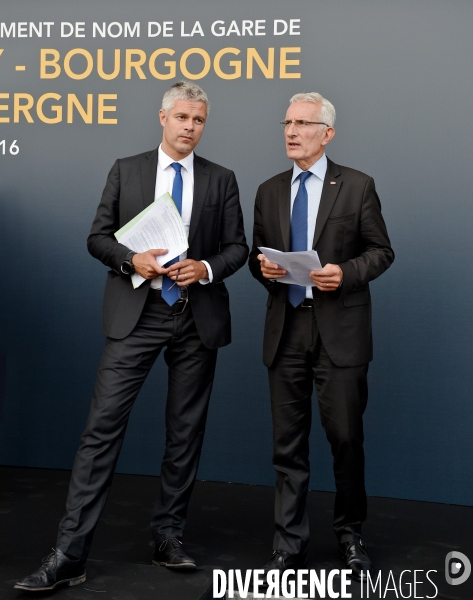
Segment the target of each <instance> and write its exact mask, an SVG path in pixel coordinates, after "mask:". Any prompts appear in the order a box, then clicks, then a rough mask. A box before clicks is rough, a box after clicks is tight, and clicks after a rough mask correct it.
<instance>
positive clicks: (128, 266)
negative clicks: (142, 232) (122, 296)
mask: <svg viewBox="0 0 473 600" xmlns="http://www.w3.org/2000/svg"><path fill="white" fill-rule="evenodd" d="M135 254H136V252H134V251H133V250H130V252H128V254H127V255H126V256H125V260H124V261H123V262H122V266H121V271H122V273H124V274H125V275H132V274H133V273H134V272H135V265H134V264H133V263H132V262H131V259H132V258H133V256H134V255H135Z"/></svg>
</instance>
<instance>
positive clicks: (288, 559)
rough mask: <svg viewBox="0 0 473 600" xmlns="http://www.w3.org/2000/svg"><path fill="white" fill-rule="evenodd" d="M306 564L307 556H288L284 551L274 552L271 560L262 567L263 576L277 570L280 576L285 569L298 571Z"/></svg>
mask: <svg viewBox="0 0 473 600" xmlns="http://www.w3.org/2000/svg"><path fill="white" fill-rule="evenodd" d="M306 562H307V554H306V553H301V554H289V552H286V551H285V550H275V551H274V552H273V556H272V557H271V560H270V561H269V562H268V563H266V564H265V565H264V567H263V570H264V574H265V575H266V574H267V573H268V571H272V570H277V571H279V572H280V573H281V574H282V573H284V571H287V569H295V570H296V569H300V568H301V567H303V566H304V565H305V564H306Z"/></svg>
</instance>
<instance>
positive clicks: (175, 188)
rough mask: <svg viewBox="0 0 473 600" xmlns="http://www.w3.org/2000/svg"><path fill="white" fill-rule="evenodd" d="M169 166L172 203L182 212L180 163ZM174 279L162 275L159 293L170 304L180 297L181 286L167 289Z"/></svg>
mask: <svg viewBox="0 0 473 600" xmlns="http://www.w3.org/2000/svg"><path fill="white" fill-rule="evenodd" d="M171 167H172V168H173V169H174V170H175V171H176V174H175V176H174V182H173V184H172V199H173V200H174V204H175V205H176V208H177V210H178V211H179V214H182V175H181V165H180V164H179V163H172V164H171ZM178 261H179V257H178V256H176V258H173V259H172V260H170V261H169V262H167V263H166V264H165V265H164V266H165V267H170V266H171V265H172V264H173V263H176V262H178ZM173 283H174V281H173V280H172V279H170V278H169V277H168V276H167V275H163V289H162V291H161V295H162V297H163V298H164V300H165V301H166V302H167V303H168V304H169V306H172V305H173V304H174V303H175V302H177V300H179V298H180V297H181V288H180V287H179V286H178V285H175V286H174V287H173V288H171V289H169V288H170V287H171V286H172V284H173Z"/></svg>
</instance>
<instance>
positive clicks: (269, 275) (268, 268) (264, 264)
mask: <svg viewBox="0 0 473 600" xmlns="http://www.w3.org/2000/svg"><path fill="white" fill-rule="evenodd" d="M258 260H259V261H260V266H261V273H262V275H263V277H265V278H266V279H280V278H281V277H284V276H285V275H286V269H281V268H280V267H279V265H277V264H276V263H273V262H270V261H269V260H268V259H267V258H266V256H265V255H264V254H258Z"/></svg>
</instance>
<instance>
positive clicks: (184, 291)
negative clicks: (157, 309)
mask: <svg viewBox="0 0 473 600" xmlns="http://www.w3.org/2000/svg"><path fill="white" fill-rule="evenodd" d="M180 289H181V296H180V298H179V299H178V300H177V301H176V302H175V304H174V312H173V313H172V315H173V317H175V316H177V315H182V313H183V312H184V311H185V310H186V307H187V303H188V302H189V292H188V288H187V286H185V285H183V286H182V287H181V288H180Z"/></svg>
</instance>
